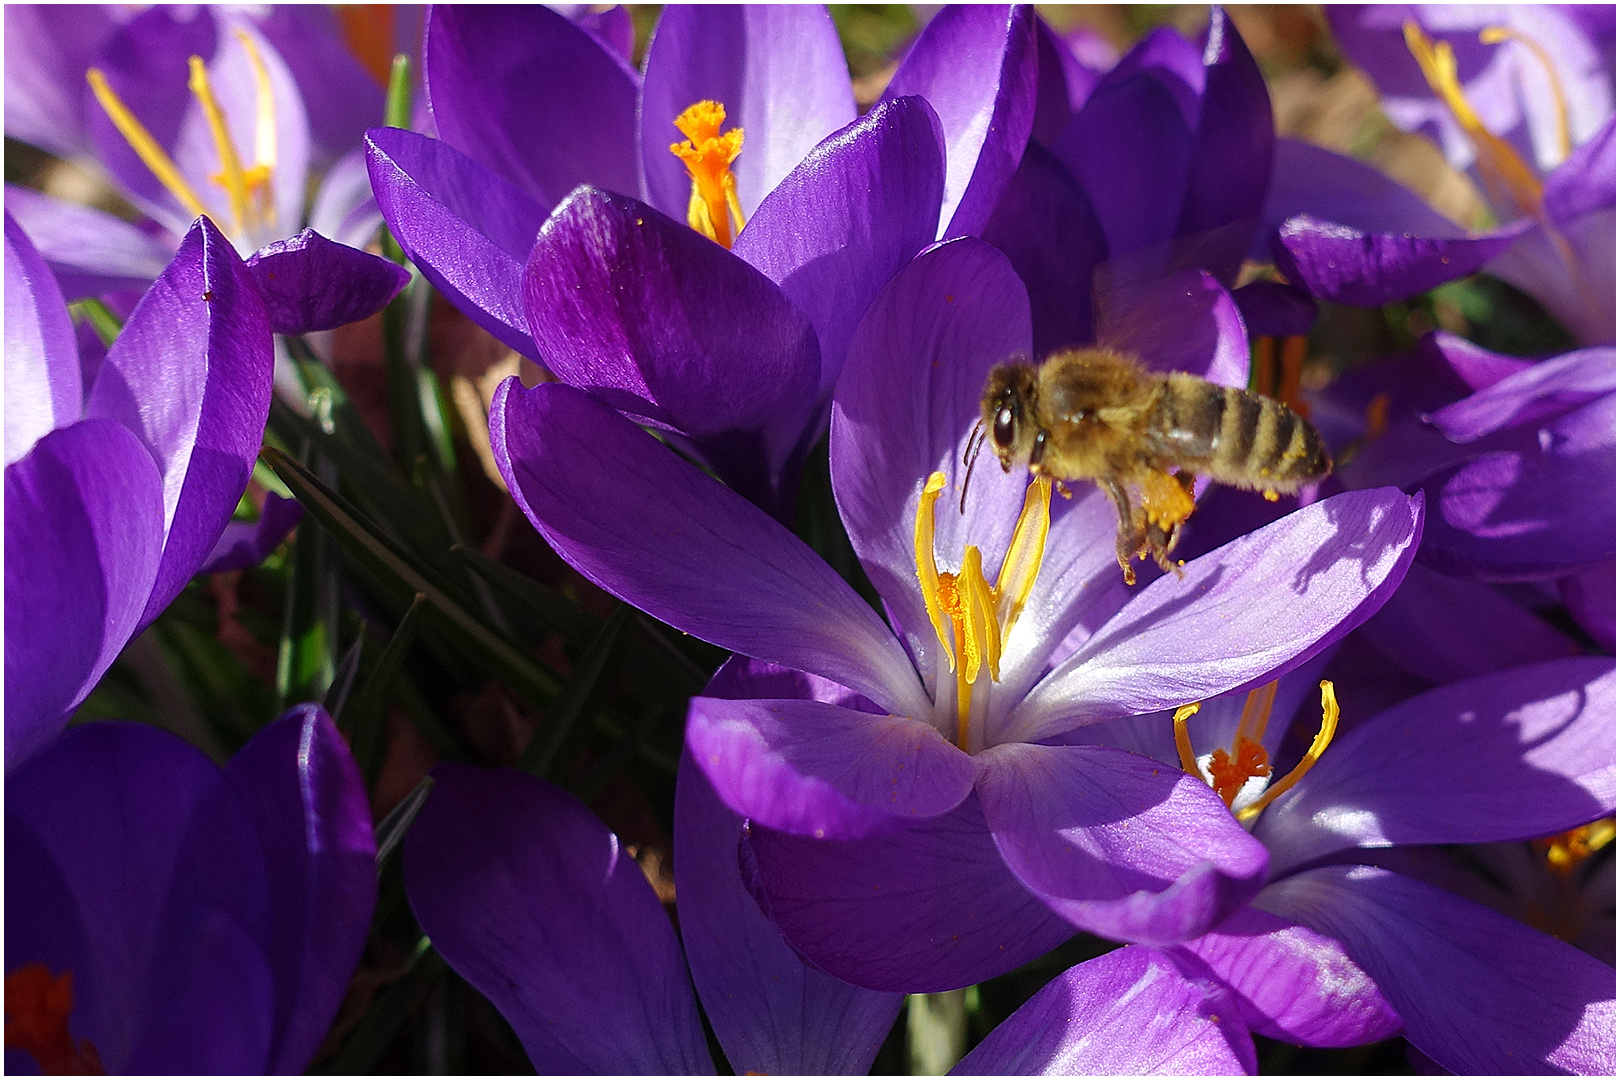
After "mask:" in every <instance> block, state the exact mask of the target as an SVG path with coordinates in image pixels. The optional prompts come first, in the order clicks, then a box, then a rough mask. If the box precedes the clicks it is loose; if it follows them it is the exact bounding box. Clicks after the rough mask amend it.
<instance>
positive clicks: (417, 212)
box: [366, 128, 552, 359]
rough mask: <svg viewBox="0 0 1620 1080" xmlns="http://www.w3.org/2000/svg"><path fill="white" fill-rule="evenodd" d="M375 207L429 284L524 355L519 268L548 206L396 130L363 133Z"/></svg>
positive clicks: (439, 145) (447, 148)
mask: <svg viewBox="0 0 1620 1080" xmlns="http://www.w3.org/2000/svg"><path fill="white" fill-rule="evenodd" d="M366 160H367V163H368V165H369V167H370V170H371V187H372V190H373V191H374V192H375V193H376V196H377V207H378V209H380V210H381V211H382V216H383V220H384V221H386V222H387V223H388V228H389V230H390V231H391V232H392V233H393V234H394V238H395V239H396V240H398V241H399V246H400V247H402V248H404V249H405V254H407V255H409V256H410V257H411V262H413V263H415V264H416V265H417V267H418V268H420V269H421V271H422V276H423V277H425V278H427V279H428V281H430V282H432V283H433V287H434V288H436V289H438V290H439V291H440V292H442V293H444V295H445V296H446V297H448V298H449V300H450V302H451V303H453V304H455V305H456V307H458V308H459V309H461V311H462V313H463V314H465V315H466V316H468V317H469V318H471V319H472V320H473V321H474V322H476V323H477V324H478V325H479V326H482V327H483V328H484V329H485V330H488V331H489V332H490V333H491V334H494V335H495V337H496V338H498V339H500V341H501V342H502V343H503V344H506V345H508V346H510V347H511V348H513V349H516V350H517V351H518V352H520V353H522V354H523V355H524V356H527V357H529V358H531V359H534V358H536V357H538V355H539V353H538V352H537V351H536V349H535V346H534V339H533V338H531V337H530V336H529V320H528V316H526V315H525V314H524V313H523V264H524V263H525V262H527V261H528V258H529V251H530V249H531V248H533V247H534V238H535V237H536V236H537V235H539V232H540V226H541V225H542V224H544V223H545V220H546V214H547V213H548V212H549V211H550V208H551V205H552V204H551V203H550V202H536V201H535V200H534V199H532V198H530V197H529V196H528V195H525V194H524V193H523V192H522V191H520V190H518V189H517V188H516V187H514V186H512V185H511V184H509V183H507V182H506V181H505V180H502V179H501V178H500V177H499V176H497V175H495V174H494V173H493V172H490V171H489V170H488V169H485V168H484V167H482V166H481V165H479V164H478V163H477V162H475V161H473V159H472V158H469V157H467V156H466V155H465V154H463V153H461V151H459V150H457V149H456V148H455V147H453V146H451V145H450V144H449V143H445V142H440V141H439V140H438V139H430V138H428V137H427V136H425V135H418V134H416V133H415V132H412V131H405V130H404V129H402V128H372V129H371V130H370V131H368V132H366Z"/></svg>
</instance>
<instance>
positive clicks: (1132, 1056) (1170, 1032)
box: [951, 945, 1256, 1076]
mask: <svg viewBox="0 0 1620 1080" xmlns="http://www.w3.org/2000/svg"><path fill="white" fill-rule="evenodd" d="M1228 1004H1229V999H1228V997H1227V995H1225V994H1223V993H1221V992H1220V991H1219V989H1217V988H1215V987H1212V986H1210V985H1209V984H1208V983H1207V982H1200V981H1194V980H1193V979H1190V978H1188V977H1187V976H1186V975H1184V974H1183V973H1182V972H1181V970H1180V969H1179V968H1178V967H1177V965H1176V964H1175V962H1174V961H1172V960H1171V959H1170V958H1169V957H1167V956H1165V955H1164V954H1162V953H1160V952H1158V951H1156V950H1154V949H1150V948H1145V947H1143V946H1140V945H1131V946H1127V947H1126V948H1123V949H1116V950H1115V951H1113V952H1111V953H1108V954H1107V955H1105V956H1099V957H1097V958H1096V959H1095V960H1087V961H1086V962H1085V963H1083V964H1076V965H1075V966H1074V967H1072V968H1070V969H1069V970H1068V971H1066V972H1064V973H1063V974H1062V975H1059V976H1058V977H1057V978H1056V979H1053V980H1052V981H1051V982H1049V983H1047V984H1046V985H1045V986H1044V987H1042V988H1041V989H1040V991H1038V992H1037V993H1036V994H1035V996H1034V997H1032V998H1030V999H1029V1000H1028V1001H1027V1002H1025V1003H1024V1004H1023V1005H1022V1006H1020V1007H1019V1009H1018V1011H1017V1012H1015V1013H1013V1014H1012V1015H1011V1016H1009V1017H1008V1018H1007V1019H1006V1020H1004V1021H1002V1022H1001V1024H1000V1025H999V1026H998V1027H997V1028H996V1029H995V1030H994V1031H992V1032H991V1033H990V1035H989V1036H988V1037H987V1038H986V1039H985V1040H984V1041H983V1042H981V1043H980V1044H979V1045H978V1046H976V1047H974V1048H973V1050H972V1052H971V1053H969V1054H968V1055H967V1057H965V1058H963V1059H962V1060H961V1062H960V1063H958V1064H957V1066H956V1068H954V1069H952V1070H951V1072H952V1074H961V1075H964V1076H975V1075H977V1076H986V1075H989V1076H1108V1075H1117V1076H1149V1075H1154V1076H1175V1075H1181V1076H1203V1075H1210V1076H1218V1075H1222V1074H1233V1073H1238V1074H1241V1073H1249V1072H1253V1071H1254V1069H1255V1067H1256V1066H1255V1057H1254V1040H1253V1039H1252V1038H1250V1037H1249V1032H1248V1030H1247V1029H1246V1028H1244V1026H1243V1025H1242V1024H1241V1023H1239V1022H1238V1021H1237V1020H1236V1019H1235V1018H1234V1017H1232V1015H1231V1013H1230V1011H1229V1009H1228V1008H1227V1006H1228Z"/></svg>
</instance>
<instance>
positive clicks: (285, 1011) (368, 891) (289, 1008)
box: [225, 705, 377, 1073]
mask: <svg viewBox="0 0 1620 1080" xmlns="http://www.w3.org/2000/svg"><path fill="white" fill-rule="evenodd" d="M225 775H226V776H227V778H229V780H230V781H231V784H232V785H233V786H234V787H235V788H236V791H237V794H239V795H240V796H241V797H242V801H243V803H244V804H245V805H246V806H247V808H248V812H249V813H250V814H252V815H253V820H254V823H255V824H256V825H257V826H258V831H259V838H260V840H262V841H263V843H264V853H265V858H266V863H267V865H268V867H269V871H270V899H271V904H272V906H273V908H274V911H275V929H274V931H273V935H274V936H273V939H272V944H271V950H270V954H269V955H270V958H271V961H272V966H273V968H274V971H275V976H276V1013H275V1022H276V1023H275V1039H274V1053H273V1055H272V1057H271V1060H270V1071H271V1072H276V1073H296V1072H301V1071H303V1070H304V1069H305V1068H306V1067H308V1065H309V1061H310V1059H311V1058H312V1057H314V1056H315V1051H316V1050H317V1049H318V1048H319V1047H320V1044H321V1039H322V1038H323V1037H324V1036H325V1035H326V1032H327V1029H328V1028H330V1027H331V1026H332V1018H333V1017H334V1016H335V1015H336V1014H337V1009H338V1006H339V1005H340V1004H342V1002H343V995H344V993H345V992H346V991H347V990H348V987H349V977H350V976H351V975H353V974H354V968H355V965H356V964H357V963H359V961H360V953H361V951H362V950H363V949H364V948H365V944H366V934H367V932H368V931H369V930H370V927H371V914H372V910H373V909H374V908H375V907H376V905H377V844H376V840H375V838H374V836H373V834H372V830H371V803H370V800H369V799H368V798H367V795H366V785H365V780H364V779H363V778H362V777H361V775H360V768H359V766H357V765H356V764H355V762H354V758H353V757H352V756H351V755H350V754H349V748H348V746H347V745H346V744H345V743H344V741H343V736H342V735H340V734H338V730H337V728H336V727H335V726H334V725H333V723H332V720H331V718H330V717H329V716H327V715H326V710H325V709H322V708H321V707H320V706H319V705H300V706H298V707H297V708H295V709H293V710H292V711H291V712H289V713H288V714H287V715H286V716H284V717H282V718H281V719H280V720H278V721H276V722H275V723H273V724H271V725H270V726H269V727H267V728H265V729H264V730H263V731H261V732H259V734H258V735H256V736H254V738H253V739H252V741H250V742H249V743H248V744H247V745H246V746H244V747H243V748H242V749H241V750H240V751H238V752H237V754H236V756H235V757H233V758H232V759H231V761H230V764H229V765H227V766H226V769H225Z"/></svg>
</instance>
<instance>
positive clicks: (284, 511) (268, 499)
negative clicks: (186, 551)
mask: <svg viewBox="0 0 1620 1080" xmlns="http://www.w3.org/2000/svg"><path fill="white" fill-rule="evenodd" d="M302 520H304V506H303V504H302V503H300V502H299V501H298V500H297V499H283V498H282V497H281V496H280V495H277V494H276V493H275V492H273V491H272V492H269V493H267V494H266V495H265V497H264V510H263V511H262V512H260V514H259V520H257V521H233V522H231V523H230V524H229V525H227V526H225V531H224V532H222V533H220V534H219V541H218V542H217V543H215V544H214V550H213V551H211V552H209V553H208V561H207V562H205V563H203V564H202V566H201V567H199V568H198V570H197V573H199V574H225V573H229V572H230V571H232V570H251V569H253V568H254V567H255V566H258V565H259V564H260V563H262V562H264V560H265V559H267V558H269V557H270V553H271V552H272V551H274V550H276V548H278V547H280V546H281V542H282V541H283V540H285V539H286V538H287V534H288V533H290V532H292V530H293V526H295V525H297V524H298V523H299V522H300V521H302Z"/></svg>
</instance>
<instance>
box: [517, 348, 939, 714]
mask: <svg viewBox="0 0 1620 1080" xmlns="http://www.w3.org/2000/svg"><path fill="white" fill-rule="evenodd" d="M490 445H491V446H492V447H493V448H494V452H495V460H496V462H497V463H498V464H499V466H500V469H501V475H502V476H503V477H505V479H506V482H507V485H508V486H509V487H510V488H511V491H512V495H513V497H514V498H515V499H516V500H517V503H518V506H519V507H520V508H521V509H522V510H523V512H524V513H525V514H526V515H528V518H529V520H530V521H531V522H533V523H534V525H535V527H536V528H537V529H539V530H540V532H541V534H542V535H544V536H545V538H546V540H547V541H548V542H549V543H550V544H551V546H552V547H553V548H555V549H556V550H557V552H558V553H559V554H561V555H562V556H563V557H564V558H565V559H567V560H568V561H569V563H570V564H572V565H573V566H574V567H575V568H576V569H578V570H579V571H580V573H582V574H584V575H585V576H586V577H587V578H590V579H591V580H592V581H594V582H596V583H597V584H599V585H601V586H602V587H603V588H605V589H607V590H608V591H609V592H612V593H614V594H615V595H616V596H619V597H621V598H623V599H625V600H626V601H628V602H630V603H632V604H635V605H636V606H637V607H639V608H641V609H642V610H643V611H646V612H647V613H648V614H650V615H653V616H654V617H656V618H659V619H662V620H664V621H665V622H667V623H669V624H670V625H671V626H674V627H677V628H679V629H681V630H684V631H686V632H687V633H689V634H692V635H694V636H696V637H701V638H703V639H705V640H708V641H713V642H714V643H715V644H717V645H719V646H721V647H722V648H726V649H731V650H733V651H735V652H740V653H743V654H745V655H748V656H755V657H758V658H760V659H762V660H769V661H772V662H774V663H778V664H782V665H784V666H786V667H791V668H798V669H801V670H804V671H809V672H813V673H815V674H818V675H822V676H825V677H827V678H829V679H832V680H833V681H835V682H839V683H842V684H843V685H845V686H848V687H850V688H851V689H853V690H857V691H859V692H861V693H863V694H865V695H866V696H867V697H869V698H871V699H872V700H873V701H875V702H877V703H878V705H879V706H881V707H883V708H886V709H889V710H891V711H893V712H896V713H899V714H901V715H908V716H923V715H927V713H928V711H929V710H930V709H931V705H930V703H929V701H928V698H927V696H926V695H925V694H924V693H923V689H922V685H921V683H920V682H919V681H918V679H917V674H916V671H915V669H914V668H913V667H912V666H911V661H910V659H909V658H908V657H907V656H906V653H905V650H904V649H903V648H902V647H901V645H900V643H899V642H898V641H897V640H895V637H894V634H893V633H892V632H891V631H890V630H889V628H888V627H887V626H885V625H884V624H883V622H882V620H880V619H879V618H878V616H877V614H876V613H875V612H873V611H872V609H871V608H870V607H868V606H867V605H866V603H865V601H863V600H861V598H860V597H859V596H857V595H856V593H855V591H854V590H853V589H851V588H850V587H849V586H848V585H847V584H845V582H844V580H843V579H842V578H840V577H839V576H838V575H837V573H835V572H834V571H833V570H832V568H831V567H829V566H828V565H827V564H826V563H824V562H822V560H821V559H820V558H818V557H817V556H816V555H815V553H814V552H812V551H811V550H810V549H809V548H808V547H806V546H805V545H804V544H803V543H802V542H801V541H800V540H799V539H798V538H797V537H795V536H793V534H791V533H789V532H788V531H787V529H785V528H783V527H782V526H781V525H780V524H778V523H777V522H775V521H774V520H772V519H771V518H770V517H769V516H768V515H767V514H766V513H765V512H764V511H762V510H760V509H759V508H758V507H756V506H754V505H753V504H751V503H749V502H748V501H746V500H745V499H743V498H742V497H741V496H739V495H737V494H736V493H734V492H732V491H730V490H729V489H727V488H726V487H725V486H724V485H722V484H720V483H718V482H716V481H715V480H714V479H712V478H710V477H708V476H705V475H704V474H703V473H702V472H701V471H699V470H698V469H697V468H695V467H693V466H692V465H690V464H688V463H687V462H684V461H682V460H681V459H680V458H678V457H676V456H675V455H674V454H673V453H671V452H669V451H668V450H666V449H664V448H662V447H660V446H659V445H658V443H657V440H655V439H654V438H653V437H652V436H650V435H648V434H647V433H646V432H644V431H641V430H640V429H638V428H637V427H636V426H635V425H634V424H632V423H630V422H629V421H628V420H626V419H624V418H623V417H622V416H620V415H619V414H618V413H616V412H614V411H613V410H612V409H609V408H608V407H607V406H606V405H603V404H601V403H600V402H598V401H597V400H596V399H595V398H593V397H591V396H590V395H588V394H586V393H585V392H584V391H581V390H577V389H575V388H574V387H571V386H566V385H562V384H558V383H544V384H541V385H540V386H537V387H535V388H534V389H533V390H525V389H523V387H522V385H521V384H519V383H518V382H516V380H512V379H509V380H507V381H506V382H505V383H502V384H501V386H500V388H499V389H498V390H497V391H496V394H495V401H494V404H493V405H492V407H491V409H490Z"/></svg>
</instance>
